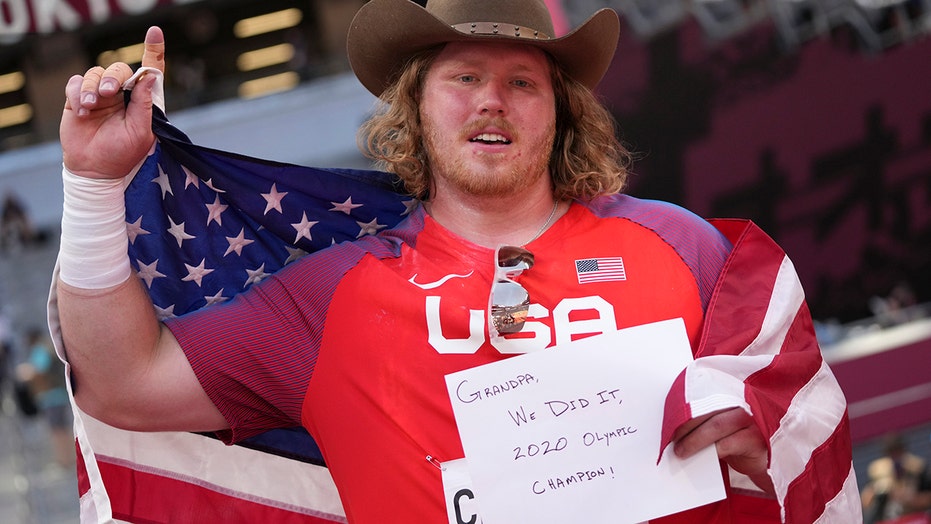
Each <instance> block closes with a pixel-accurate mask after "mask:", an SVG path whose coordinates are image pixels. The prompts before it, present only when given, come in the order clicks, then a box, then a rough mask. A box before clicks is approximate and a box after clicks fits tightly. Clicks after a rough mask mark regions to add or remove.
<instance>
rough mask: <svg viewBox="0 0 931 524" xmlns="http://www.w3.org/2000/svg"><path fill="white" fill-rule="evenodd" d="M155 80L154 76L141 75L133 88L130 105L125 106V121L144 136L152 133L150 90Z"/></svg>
mask: <svg viewBox="0 0 931 524" xmlns="http://www.w3.org/2000/svg"><path fill="white" fill-rule="evenodd" d="M157 80H158V76H157V75H156V74H151V75H142V77H141V78H139V80H138V81H137V82H136V85H135V86H134V87H133V90H132V91H131V93H130V103H129V104H128V105H127V106H126V119H127V120H128V121H129V122H131V124H132V126H133V127H134V128H137V129H139V130H140V131H142V132H143V133H145V134H149V133H151V132H152V104H153V102H152V89H153V87H154V86H155V82H156V81H157Z"/></svg>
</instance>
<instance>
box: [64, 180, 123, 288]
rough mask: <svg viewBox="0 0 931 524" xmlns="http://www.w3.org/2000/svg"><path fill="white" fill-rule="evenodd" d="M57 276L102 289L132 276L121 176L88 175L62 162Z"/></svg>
mask: <svg viewBox="0 0 931 524" xmlns="http://www.w3.org/2000/svg"><path fill="white" fill-rule="evenodd" d="M61 177H62V184H63V188H64V196H65V198H64V205H63V206H62V215H61V246H60V248H59V255H58V266H59V278H60V279H61V281H62V282H64V283H66V284H68V285H71V286H74V287H78V288H82V289H103V288H107V287H111V286H115V285H117V284H121V283H123V282H125V281H126V279H128V278H129V277H130V276H131V275H132V267H131V266H130V264H129V256H128V255H127V254H126V250H127V248H128V243H129V241H128V239H127V236H126V205H125V203H124V201H123V189H124V184H123V180H120V179H117V180H102V179H93V178H85V177H81V176H78V175H75V174H74V173H71V172H70V171H68V169H67V168H65V167H64V166H62V172H61Z"/></svg>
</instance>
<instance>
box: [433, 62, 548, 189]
mask: <svg viewBox="0 0 931 524" xmlns="http://www.w3.org/2000/svg"><path fill="white" fill-rule="evenodd" d="M420 116H421V122H422V124H423V127H424V129H423V131H424V137H425V140H426V147H427V154H428V156H429V160H430V166H431V170H432V174H433V176H434V181H435V183H436V186H437V191H438V192H442V191H443V190H444V188H449V189H452V190H456V191H461V192H464V193H466V194H470V195H475V196H506V195H511V194H513V193H514V192H517V191H520V190H521V189H522V188H524V187H527V186H528V185H530V184H532V183H534V182H537V181H539V180H540V178H541V177H547V180H548V177H549V172H548V168H547V166H548V164H549V158H550V153H551V152H552V149H553V139H554V134H555V122H556V109H555V97H554V93H553V86H552V80H551V76H550V64H549V61H548V60H547V58H546V55H545V54H544V53H543V51H540V50H539V49H536V48H533V47H530V46H525V45H515V44H501V43H450V44H448V45H446V47H445V48H444V49H443V50H442V51H441V52H440V53H439V55H438V56H437V57H436V59H435V60H434V62H433V64H432V65H431V66H430V69H429V71H428V72H427V76H426V80H425V85H424V90H423V95H422V99H421V103H420Z"/></svg>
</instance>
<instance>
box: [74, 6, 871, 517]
mask: <svg viewBox="0 0 931 524" xmlns="http://www.w3.org/2000/svg"><path fill="white" fill-rule="evenodd" d="M618 31H619V24H618V20H617V15H616V14H615V13H614V12H613V11H610V10H602V11H599V12H598V13H596V14H595V15H594V16H593V17H592V18H590V19H589V20H588V21H587V22H586V23H584V24H583V25H582V26H580V27H579V28H577V29H576V30H574V31H573V32H571V33H569V34H567V35H565V36H562V37H559V38H555V37H554V34H553V29H552V22H551V20H550V15H549V13H548V11H547V9H546V7H545V5H544V3H543V2H542V1H539V0H508V1H504V0H486V1H464V0H431V1H430V2H429V3H428V4H427V7H426V8H422V7H420V6H419V5H417V4H414V3H412V2H408V1H407V0H373V1H371V2H369V3H368V4H366V5H365V6H364V7H363V8H362V9H361V10H360V11H359V13H358V14H357V16H356V18H355V19H354V21H353V24H352V27H351V29H350V33H349V36H348V50H349V57H350V62H351V64H352V67H353V70H354V72H355V73H356V75H357V76H358V78H359V79H360V81H361V82H362V83H363V85H365V87H366V88H367V89H369V90H370V91H371V92H373V93H374V94H375V95H377V96H380V97H381V99H382V101H383V102H384V106H383V107H382V110H381V111H380V112H379V113H378V114H376V116H375V117H374V118H373V119H372V120H371V121H370V122H368V123H366V125H365V126H364V127H363V130H362V142H363V143H364V144H365V147H366V150H367V152H368V154H370V155H371V156H372V157H373V158H374V159H376V160H378V161H379V162H380V163H381V164H382V165H384V167H385V168H386V169H388V170H389V171H391V172H393V173H396V174H397V175H398V177H399V178H400V179H401V180H402V181H403V182H404V184H405V187H406V189H407V190H408V191H409V192H410V193H411V194H412V195H414V196H416V197H418V198H419V199H421V200H422V206H420V207H419V208H418V209H417V210H415V211H414V212H413V213H412V214H411V215H410V216H409V217H408V218H407V219H406V220H405V221H403V222H402V223H401V224H399V225H398V226H397V227H395V228H393V229H392V230H389V231H383V232H381V233H380V234H379V235H376V236H371V237H364V238H362V239H360V240H358V241H356V242H353V243H343V244H339V245H336V246H333V247H331V248H329V249H327V250H324V251H322V252H318V253H315V254H312V255H310V256H308V257H305V258H304V259H302V260H301V261H300V262H298V263H294V264H292V265H290V266H288V267H287V268H285V269H284V270H282V271H281V272H280V273H278V274H277V275H275V276H274V277H272V278H269V279H267V280H265V281H263V282H262V283H261V284H258V285H256V286H254V287H253V288H252V289H250V290H249V291H248V292H246V293H244V294H242V295H239V296H238V297H237V298H236V299H234V300H232V301H230V302H228V303H226V304H224V305H222V306H218V307H208V308H205V309H203V310H200V311H198V312H196V313H194V314H191V315H185V316H182V317H180V318H177V319H170V320H167V321H166V322H165V323H163V324H162V323H159V322H158V321H157V319H156V317H155V314H154V312H153V308H152V304H151V302H150V301H149V299H148V296H147V294H146V291H145V288H144V286H143V285H141V284H140V282H139V280H138V279H137V278H134V277H133V276H132V270H131V268H130V265H129V261H128V260H127V257H126V253H125V250H126V239H125V237H126V230H125V225H124V224H123V220H124V217H123V207H122V193H121V191H122V188H123V184H124V183H123V178H124V177H125V176H126V174H127V173H129V172H131V171H132V170H133V168H134V167H135V166H137V165H138V164H139V163H140V162H141V161H142V159H143V158H144V157H145V155H146V153H147V152H148V151H149V150H150V148H151V147H152V144H153V141H154V138H153V135H152V132H151V131H150V127H149V126H150V118H151V107H152V88H153V85H154V84H155V81H156V79H155V78H154V77H153V75H147V76H143V77H142V78H141V79H140V80H139V81H138V82H137V83H136V85H135V88H134V89H133V92H132V96H131V101H130V102H129V104H128V105H127V106H126V107H125V109H124V106H123V103H122V95H121V93H120V92H119V86H120V85H121V84H122V82H123V81H124V80H125V79H126V78H127V77H128V76H129V75H130V73H131V71H130V70H129V67H128V66H126V65H125V64H114V65H112V66H110V67H109V68H107V69H106V70H104V69H102V68H93V69H91V70H89V71H88V72H87V73H86V74H85V75H84V76H83V77H80V76H76V77H73V78H72V79H71V80H69V82H68V85H67V88H66V95H67V103H66V106H65V111H64V114H63V117H62V127H61V139H62V147H63V150H64V167H65V172H64V174H63V177H64V180H65V195H66V199H65V208H64V211H63V221H62V252H61V256H60V263H59V265H60V274H59V281H58V289H57V292H58V307H59V313H60V319H61V329H62V336H63V341H64V344H65V347H66V349H67V353H68V358H69V360H70V362H71V364H72V366H73V369H74V376H75V379H76V381H77V388H76V398H77V401H78V403H79V404H80V405H81V406H82V408H83V409H84V410H85V411H87V412H88V413H90V414H91V415H93V416H95V417H97V418H100V419H102V420H104V421H106V422H108V423H110V424H113V425H116V426H119V427H124V428H130V429H137V430H146V431H158V430H182V431H217V432H219V434H220V435H221V436H222V437H223V438H224V439H225V440H227V441H235V440H238V439H242V438H245V437H248V436H250V435H253V434H255V433H257V432H260V431H263V430H266V429H269V428H274V427H282V426H293V425H303V426H304V427H306V428H307V429H308V430H309V431H310V433H311V434H312V435H313V436H314V438H315V440H316V441H317V442H318V443H319V444H320V446H321V449H322V451H323V453H324V456H325V458H326V461H327V464H328V466H329V468H330V471H331V472H332V475H333V477H334V480H335V482H336V484H337V486H338V487H339V490H340V496H341V498H342V501H343V504H344V506H345V509H346V515H347V518H348V519H349V521H350V522H384V521H386V520H387V521H391V522H441V521H443V520H444V518H445V516H446V507H445V503H444V499H443V479H442V478H441V473H440V469H439V468H436V467H434V466H435V465H436V464H440V465H442V464H443V463H446V462H449V461H452V460H456V459H460V458H462V457H463V454H464V453H463V450H462V446H461V443H460V440H459V436H458V433H457V430H456V424H455V420H454V418H453V415H452V409H451V406H450V403H449V400H448V398H447V395H446V389H445V383H444V378H443V377H444V375H445V374H448V373H451V372H454V371H459V370H463V369H468V368H472V367H475V366H479V365H482V364H485V363H489V362H494V361H497V360H500V359H502V358H505V357H506V356H507V355H510V354H514V353H522V352H527V351H529V350H534V349H543V348H545V347H548V346H551V345H553V344H555V343H558V342H560V341H565V340H573V339H576V338H580V337H584V336H591V335H597V334H599V333H604V332H609V331H613V330H617V329H620V328H625V327H631V326H636V325H640V324H645V323H649V322H654V321H659V320H665V319H670V318H682V319H683V320H684V322H685V326H686V329H687V333H688V336H689V340H690V341H691V343H692V346H693V349H694V350H695V353H696V355H699V356H700V355H701V354H702V350H701V347H702V344H703V342H702V329H703V324H705V323H708V322H709V321H708V319H707V318H706V317H707V316H708V308H709V304H710V303H711V302H712V301H713V297H714V293H713V292H714V286H715V282H716V281H717V280H718V279H719V277H720V275H721V274H722V272H723V271H724V269H725V263H726V260H728V254H729V253H730V252H731V251H732V245H731V242H730V241H729V240H728V239H727V238H725V236H724V235H722V234H721V233H720V232H718V231H717V230H716V229H715V228H714V227H712V226H711V224H709V223H708V222H706V221H704V220H702V219H700V218H699V217H697V216H695V215H693V214H691V213H689V212H687V211H685V210H682V209H680V208H678V207H675V206H671V205H668V204H664V203H658V202H645V201H638V200H636V199H633V198H630V197H627V196H624V195H621V194H619V192H620V191H621V189H622V188H623V186H624V182H625V179H626V173H627V171H626V161H627V158H628V155H627V153H626V152H625V151H624V149H623V148H622V147H621V146H620V145H619V144H618V143H617V141H616V139H615V137H614V134H613V123H612V121H611V118H610V116H609V114H608V113H607V112H606V111H605V109H604V108H603V107H601V106H600V105H599V104H598V103H597V100H596V99H595V98H594V96H593V95H592V92H591V91H592V89H593V88H594V87H595V85H596V84H597V83H598V81H599V80H600V79H601V77H602V76H603V74H604V72H605V71H606V69H607V67H608V65H609V64H610V61H611V57H612V55H613V52H614V48H615V45H616V42H617V36H618ZM146 42H147V46H146V49H147V51H146V58H145V59H144V60H143V65H146V66H154V67H156V68H159V69H161V67H162V64H163V56H162V53H163V51H164V42H163V39H162V35H161V33H160V31H158V30H157V29H153V30H150V32H149V33H148V35H147V38H146ZM501 246H510V247H507V248H504V249H498V248H500V247H501ZM735 251H736V250H735ZM621 254H623V261H624V266H625V269H626V271H627V273H628V274H629V275H630V278H627V277H626V276H625V277H624V278H620V277H616V278H610V279H606V280H598V279H596V280H595V281H594V282H588V281H585V282H583V281H582V279H581V278H579V275H580V272H581V271H583V270H582V269H580V268H579V267H578V266H576V261H577V260H579V259H582V258H586V259H587V258H591V259H598V258H599V257H602V258H603V257H614V258H617V257H619V255H621ZM531 266H532V267H531ZM521 272H522V273H523V274H522V275H520V277H519V284H515V283H514V279H516V278H517V277H516V276H514V275H516V274H517V273H521ZM502 274H507V275H508V276H509V277H513V278H510V279H509V278H500V277H501V276H502ZM634 275H636V278H634ZM719 287H720V286H719ZM505 288H506V289H508V290H510V291H511V292H513V293H514V294H513V295H511V296H504V291H503V290H504V289H505ZM489 290H491V293H490V292H489ZM489 295H491V297H490V298H489ZM806 312H807V311H806V310H804V308H802V314H803V316H802V323H803V325H807V327H808V328H810V319H809V320H808V323H807V324H804V319H806V318H807V316H804V315H805V313H806ZM580 315H581V316H580ZM475 319H479V321H478V322H476V321H475ZM522 328H523V329H522ZM704 329H706V331H707V327H706V328H704ZM515 331H518V332H519V333H514V332H515ZM808 331H811V330H810V329H809V330H808ZM812 339H813V335H812V336H811V337H809V338H808V339H807V340H808V342H806V343H804V344H803V343H799V342H792V343H789V345H790V349H791V352H795V353H798V354H800V355H801V354H802V353H804V355H803V357H804V358H806V359H807V360H806V362H809V363H811V362H813V363H814V365H813V369H814V370H815V371H817V370H819V369H822V367H823V366H821V361H820V356H819V355H817V346H816V345H815V346H814V347H813V348H812V347H811V340H812ZM803 346H804V347H803ZM803 349H804V351H802V350H803ZM777 352H778V348H777ZM812 352H813V353H814V354H812ZM735 358H740V359H744V360H741V361H740V362H744V361H747V362H756V361H755V360H753V359H752V357H735ZM767 358H768V359H769V358H770V357H767ZM788 358H789V359H790V360H793V361H794V359H796V358H797V356H790V357H788ZM699 360H701V359H699ZM769 361H770V360H767V362H769ZM772 361H773V362H775V360H774V359H772ZM811 367H812V366H808V367H807V368H806V369H809V368H811ZM770 369H781V368H780V367H779V366H777V365H775V364H774V365H771V366H770V365H767V366H763V367H762V368H761V369H760V372H761V373H762V374H764V375H765V374H766V372H767V371H768V370H770ZM803 371H804V370H802V369H800V368H795V367H793V371H792V373H796V374H798V373H802V372H803ZM824 374H825V371H821V373H820V375H818V376H823V375H824ZM827 375H829V372H827ZM812 376H815V375H814V374H813V375H812ZM822 382H826V383H827V386H826V387H827V388H828V390H830V393H831V395H833V397H834V398H835V402H834V403H833V405H834V407H835V408H837V409H835V410H834V413H835V415H836V418H837V420H842V421H843V420H846V416H845V411H844V407H843V405H842V404H843V400H842V395H839V392H838V391H837V390H836V383H835V382H833V377H830V376H828V378H826V379H825V380H823V381H822ZM804 383H805V382H804V380H803V381H802V384H804ZM793 384H794V383H793ZM780 387H781V386H780ZM821 387H825V386H818V388H819V390H820V388H821ZM832 388H833V389H832ZM777 389H778V388H777ZM837 398H839V399H840V400H839V402H840V404H841V405H840V406H839V407H838V406H837V400H836V399H837ZM179 406H183V407H184V408H183V409H179ZM805 407H806V406H802V409H804V408H805ZM731 408H733V405H730V406H726V407H723V406H722V407H720V408H719V409H714V410H713V411H709V412H700V411H695V410H691V411H689V412H688V413H689V414H688V415H686V416H685V417H684V420H681V421H678V422H677V423H676V424H674V425H673V426H672V429H674V430H675V434H674V435H670V437H672V438H673V440H675V442H676V444H675V452H676V453H678V454H680V455H682V456H690V455H692V454H694V453H696V452H697V451H698V450H700V449H703V448H706V447H707V446H710V445H715V447H716V449H717V453H718V456H719V457H720V459H721V460H722V461H723V463H725V464H726V465H727V466H728V467H729V470H730V471H731V474H732V475H736V476H739V477H741V478H743V479H746V484H745V486H744V487H749V488H750V489H751V490H753V491H754V494H753V495H752V496H749V497H747V496H743V495H741V494H738V493H737V490H729V498H728V499H727V500H725V501H722V502H720V503H716V504H712V505H709V506H704V507H701V508H696V509H694V510H691V511H688V512H684V513H682V514H679V515H674V516H671V517H668V518H667V519H665V520H662V519H661V520H660V521H661V522H731V521H743V522H766V521H772V522H778V521H779V520H780V518H781V517H780V504H783V503H784V504H789V502H788V501H790V500H792V499H794V498H795V497H794V496H791V493H792V489H791V486H790V480H791V479H792V478H794V477H795V476H796V475H797V474H799V472H795V471H793V472H791V474H789V477H788V480H787V477H786V475H787V473H786V472H785V471H784V468H781V466H780V465H779V464H775V463H773V464H771V463H770V462H771V457H770V446H771V445H772V443H773V442H774V439H775V438H776V437H773V435H772V434H773V433H774V429H773V428H774V427H778V420H776V421H775V422H774V421H773V420H771V418H772V417H771V416H770V415H771V414H769V413H761V414H754V415H751V412H752V411H751V410H750V409H749V407H747V406H744V407H743V408H733V409H731ZM677 412H678V413H687V412H686V411H683V410H677ZM790 412H791V411H790ZM777 418H778V417H777ZM834 422H837V421H836V420H835V421H834ZM838 427H839V428H841V429H840V430H838V434H837V435H834V436H833V437H832V439H834V440H829V441H827V442H822V443H821V444H820V447H821V448H827V449H833V448H834V447H835V444H834V441H835V440H836V441H839V442H840V444H838V446H839V447H840V448H841V452H840V456H841V459H842V460H841V461H840V462H841V464H839V465H838V467H837V468H833V469H837V470H839V471H840V472H841V473H840V480H839V482H831V483H828V484H831V487H828V488H826V490H827V491H830V493H825V494H823V495H822V496H820V497H816V498H818V501H816V502H814V503H812V502H811V501H810V500H806V501H805V502H804V503H801V504H800V505H801V506H804V507H805V508H806V510H807V511H808V512H809V513H814V515H815V517H817V516H819V515H822V513H823V514H824V515H825V516H824V517H822V521H827V522H851V521H853V519H854V517H853V516H852V514H851V513H845V512H846V508H848V507H851V506H850V503H847V502H846V499H845V498H844V496H843V494H844V493H846V491H849V487H850V485H851V481H850V479H851V478H852V474H851V473H848V472H849V471H851V469H850V464H849V438H848V439H847V442H848V448H847V450H846V452H847V454H846V456H844V451H843V442H844V435H843V430H844V428H845V427H846V426H844V425H843V424H839V425H838ZM764 430H766V431H765V434H764ZM787 431H788V430H787ZM776 440H778V439H776ZM815 447H819V446H811V448H815ZM805 449H806V450H807V451H806V452H810V451H811V449H809V448H808V447H806V448H805ZM425 458H429V459H430V460H425ZM835 458H836V454H835V455H832V460H834V459H835ZM772 461H773V462H775V459H772ZM803 465H804V461H803ZM818 471H820V470H815V472H814V473H812V472H811V471H809V475H814V474H817V472H818ZM771 472H772V473H771ZM774 480H775V481H777V482H775V483H774ZM853 485H854V488H855V482H853ZM805 489H807V488H805ZM787 493H788V495H787ZM854 496H856V493H855V490H854ZM838 501H840V502H838ZM853 504H854V505H853V506H852V507H856V501H854V503H853ZM783 510H784V511H786V512H787V514H788V515H790V516H791V515H794V514H795V513H793V512H794V511H795V510H794V509H792V508H783ZM750 515H752V516H750ZM838 515H840V516H841V517H838ZM815 517H812V518H811V519H808V518H807V517H806V518H803V519H797V521H800V522H801V521H804V520H811V521H813V520H814V519H815ZM787 518H791V517H787ZM741 519H742V520H741ZM832 519H834V520H832Z"/></svg>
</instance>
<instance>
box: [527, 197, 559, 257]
mask: <svg viewBox="0 0 931 524" xmlns="http://www.w3.org/2000/svg"><path fill="white" fill-rule="evenodd" d="M557 209H559V200H557V201H555V202H553V210H552V211H550V216H548V217H546V222H544V223H543V225H542V226H540V229H539V230H538V231H537V233H536V234H535V235H533V238H531V239H530V240H528V241H526V242H524V243H523V244H520V246H521V247H523V246H526V245H527V244H529V243H531V242H533V241H534V240H536V239H538V238H540V235H542V234H543V232H544V231H546V228H548V227H550V222H552V221H553V217H554V216H556V210H557Z"/></svg>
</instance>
